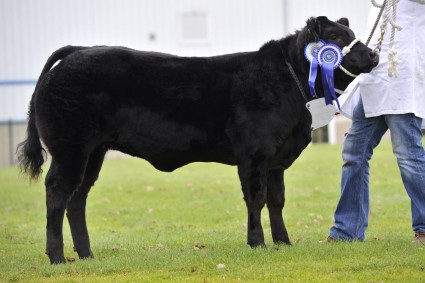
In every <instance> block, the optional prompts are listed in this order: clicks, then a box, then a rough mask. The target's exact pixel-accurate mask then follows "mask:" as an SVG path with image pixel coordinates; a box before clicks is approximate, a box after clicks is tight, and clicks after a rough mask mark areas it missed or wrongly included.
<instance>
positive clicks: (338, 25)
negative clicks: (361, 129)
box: [301, 17, 379, 89]
mask: <svg viewBox="0 0 425 283" xmlns="http://www.w3.org/2000/svg"><path fill="white" fill-rule="evenodd" d="M348 26H349V22H348V19H347V18H341V19H339V20H338V21H336V22H333V21H330V20H328V18H326V17H317V18H310V19H308V20H307V26H306V27H305V29H304V30H303V33H304V37H303V38H302V39H301V40H303V41H305V43H306V44H308V43H310V42H317V41H319V40H323V41H324V42H326V43H332V44H336V45H337V46H339V48H341V49H342V50H343V49H344V47H349V46H350V44H351V45H352V46H351V48H349V50H348V49H347V48H346V49H345V51H349V52H348V53H347V54H344V56H343V60H342V63H341V66H342V68H344V69H345V70H347V71H348V73H351V74H352V75H359V74H360V73H369V72H370V71H371V70H372V69H373V68H374V67H376V66H377V65H378V62H379V57H378V54H376V53H375V52H373V51H372V50H371V49H370V48H368V47H367V46H366V45H365V44H363V43H361V42H360V41H356V37H355V35H354V32H353V31H352V30H351V29H350V28H349V27H348ZM353 44H354V45H353ZM352 75H351V76H350V75H349V74H347V72H344V71H342V70H341V69H339V68H338V69H336V70H335V87H336V88H338V89H345V88H346V87H347V86H348V84H349V83H350V82H351V81H352V80H353V79H354V77H353V76H352Z"/></svg>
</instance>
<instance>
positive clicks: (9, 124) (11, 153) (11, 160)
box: [7, 120, 15, 166]
mask: <svg viewBox="0 0 425 283" xmlns="http://www.w3.org/2000/svg"><path fill="white" fill-rule="evenodd" d="M7 128H8V132H9V165H11V166H12V165H13V164H14V163H15V160H14V155H15V154H14V150H13V124H12V120H8V121H7Z"/></svg>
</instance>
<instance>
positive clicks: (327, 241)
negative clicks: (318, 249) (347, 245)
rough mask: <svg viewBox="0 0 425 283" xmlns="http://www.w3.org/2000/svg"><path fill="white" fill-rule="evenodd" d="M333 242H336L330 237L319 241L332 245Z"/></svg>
mask: <svg viewBox="0 0 425 283" xmlns="http://www.w3.org/2000/svg"><path fill="white" fill-rule="evenodd" d="M334 242H337V240H336V239H334V238H332V237H331V236H327V237H326V239H324V240H323V241H320V242H319V243H321V244H330V243H334Z"/></svg>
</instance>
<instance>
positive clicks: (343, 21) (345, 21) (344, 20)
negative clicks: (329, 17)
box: [336, 18, 350, 27]
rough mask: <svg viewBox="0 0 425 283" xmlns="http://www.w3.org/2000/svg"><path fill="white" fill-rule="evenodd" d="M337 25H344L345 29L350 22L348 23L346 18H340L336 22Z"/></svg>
mask: <svg viewBox="0 0 425 283" xmlns="http://www.w3.org/2000/svg"><path fill="white" fill-rule="evenodd" d="M336 22H337V23H338V24H341V25H344V26H346V27H349V26H350V22H349V21H348V19H347V18H341V19H339V20H337V21H336Z"/></svg>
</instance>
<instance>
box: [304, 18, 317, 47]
mask: <svg viewBox="0 0 425 283" xmlns="http://www.w3.org/2000/svg"><path fill="white" fill-rule="evenodd" d="M319 29H320V24H319V21H318V20H317V18H314V17H311V18H309V19H308V20H307V26H306V30H305V31H306V32H305V41H306V42H316V41H318V40H319V33H318V32H319Z"/></svg>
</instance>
